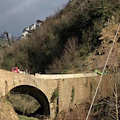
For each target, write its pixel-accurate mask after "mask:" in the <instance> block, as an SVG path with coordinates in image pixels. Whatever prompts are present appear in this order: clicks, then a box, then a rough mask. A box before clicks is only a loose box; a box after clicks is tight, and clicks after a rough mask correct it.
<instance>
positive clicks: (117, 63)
mask: <svg viewBox="0 0 120 120" xmlns="http://www.w3.org/2000/svg"><path fill="white" fill-rule="evenodd" d="M117 29H118V24H110V25H108V26H106V27H104V28H103V30H102V31H101V37H100V38H99V40H100V41H101V45H100V46H98V47H97V48H96V50H95V51H94V54H93V55H92V56H90V57H89V58H88V60H87V63H88V64H89V66H90V68H91V70H93V71H94V70H95V69H98V70H100V71H102V69H103V67H104V65H105V62H106V60H107V57H108V54H109V51H110V49H111V47H112V45H113V44H112V43H113V40H114V38H115V34H116V32H117ZM119 55H120V30H119V32H118V34H117V37H116V40H115V44H114V46H113V49H112V52H111V54H110V58H109V60H108V63H107V66H106V67H107V68H106V70H107V71H109V72H110V73H113V72H117V73H118V72H120V56H119Z"/></svg>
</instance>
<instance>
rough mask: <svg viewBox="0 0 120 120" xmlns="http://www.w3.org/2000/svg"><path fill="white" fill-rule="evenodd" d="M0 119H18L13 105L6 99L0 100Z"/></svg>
mask: <svg viewBox="0 0 120 120" xmlns="http://www.w3.org/2000/svg"><path fill="white" fill-rule="evenodd" d="M0 120H19V119H18V117H17V115H16V113H15V111H14V109H13V107H12V106H11V105H10V103H8V102H7V101H4V100H2V101H0Z"/></svg>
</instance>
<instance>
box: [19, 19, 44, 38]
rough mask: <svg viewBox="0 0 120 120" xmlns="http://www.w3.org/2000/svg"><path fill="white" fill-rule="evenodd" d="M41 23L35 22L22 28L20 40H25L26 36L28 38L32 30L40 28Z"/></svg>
mask: <svg viewBox="0 0 120 120" xmlns="http://www.w3.org/2000/svg"><path fill="white" fill-rule="evenodd" d="M41 23H42V21H41V20H37V21H36V22H35V23H34V24H32V25H30V26H28V27H26V28H24V29H23V32H22V35H21V38H26V37H27V36H29V35H30V33H31V31H32V30H35V29H37V28H38V27H40V25H41Z"/></svg>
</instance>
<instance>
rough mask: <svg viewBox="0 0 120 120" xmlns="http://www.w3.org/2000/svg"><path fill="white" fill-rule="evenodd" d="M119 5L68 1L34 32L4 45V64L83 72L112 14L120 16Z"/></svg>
mask: <svg viewBox="0 0 120 120" xmlns="http://www.w3.org/2000/svg"><path fill="white" fill-rule="evenodd" d="M119 5H120V1H119V0H114V1H113V0H106V1H104V0H97V1H96V0H88V1H86V2H84V1H82V0H81V1H79V0H73V1H72V2H69V3H68V4H67V5H66V6H65V7H64V8H63V9H62V10H61V11H57V12H56V13H55V15H54V16H50V17H48V18H47V19H46V20H45V21H44V22H43V23H42V25H41V26H40V27H39V28H38V29H37V30H36V31H33V32H32V35H31V36H29V37H28V38H26V39H22V40H20V41H19V42H17V43H14V45H12V46H11V47H7V48H5V49H3V51H2V54H1V55H0V58H1V61H0V66H1V68H4V69H7V70H11V68H12V67H13V66H19V68H20V69H21V70H22V69H23V70H25V69H27V70H28V71H30V72H31V73H35V72H41V73H61V72H62V71H68V72H69V71H72V72H78V71H79V72H81V66H83V65H84V63H83V60H85V59H86V57H87V56H88V55H89V54H90V53H91V52H93V51H94V49H95V47H96V46H98V45H99V44H100V43H99V41H98V38H99V37H100V32H101V29H102V28H103V27H104V24H105V22H107V20H108V19H111V17H112V16H115V17H116V21H118V20H119V17H118V16H117V13H119V12H120V11H119ZM115 13H116V14H115Z"/></svg>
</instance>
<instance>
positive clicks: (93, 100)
mask: <svg viewBox="0 0 120 120" xmlns="http://www.w3.org/2000/svg"><path fill="white" fill-rule="evenodd" d="M119 28H120V24H119V26H118V29H117V32H116V34H115V37H114V40H113V44H112V46H111V49H110V51H109V54H108V57H107V60H106V62H105V65H104V68H103V72H102V73H104V71H105V68H106V66H107V63H108V60H109V58H110V54H111V52H112V50H113V46H114V44H115V40H116V37H117V35H118V31H119ZM102 78H103V74H102V75H101V76H100V80H99V82H98V86H97V88H96V91H95V94H94V97H93V100H92V102H91V105H90V108H89V111H88V114H87V117H86V120H88V118H89V115H90V112H91V109H92V106H93V103H94V101H95V98H96V95H97V92H98V89H99V86H100V84H101V81H102Z"/></svg>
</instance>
